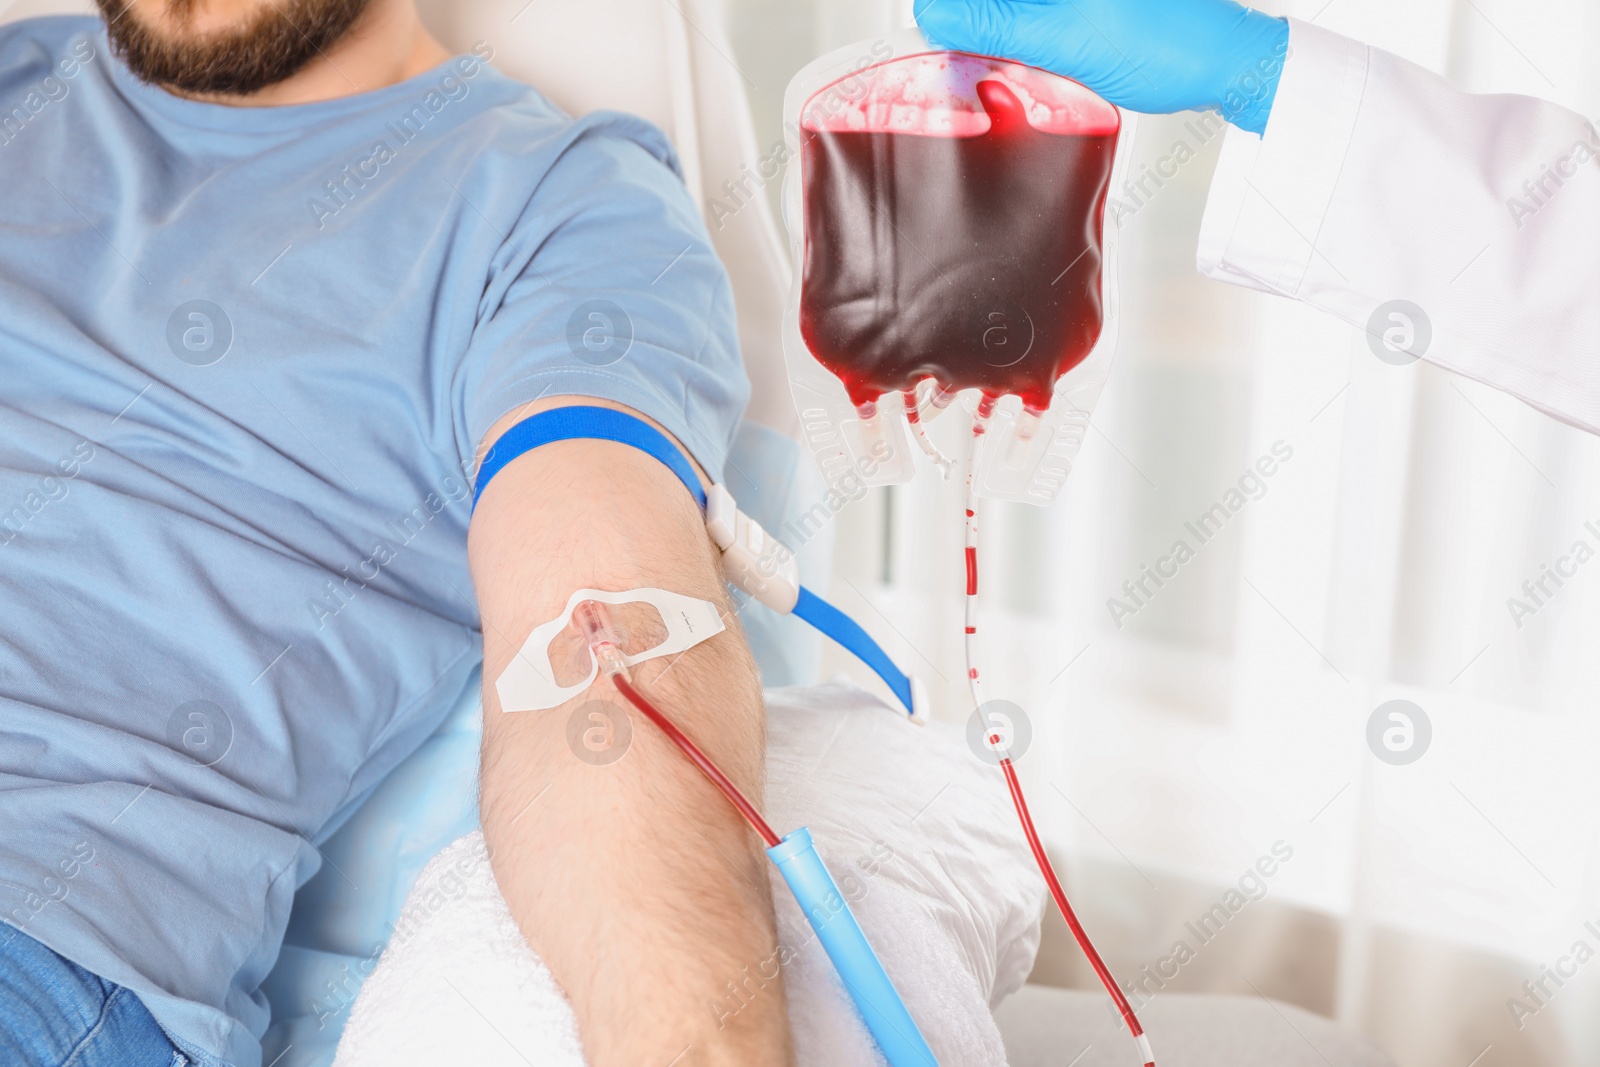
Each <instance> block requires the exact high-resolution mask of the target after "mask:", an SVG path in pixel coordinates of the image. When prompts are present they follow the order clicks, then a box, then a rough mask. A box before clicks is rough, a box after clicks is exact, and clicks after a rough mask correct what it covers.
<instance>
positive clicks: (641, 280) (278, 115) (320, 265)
mask: <svg viewBox="0 0 1600 1067" xmlns="http://www.w3.org/2000/svg"><path fill="white" fill-rule="evenodd" d="M485 58H486V57H484V56H480V55H466V56H461V57H458V58H457V59H455V60H452V61H450V62H449V63H447V64H444V65H442V66H440V67H437V68H435V69H433V70H432V71H429V72H428V73H426V74H421V75H418V76H417V77H415V78H412V79H410V80H408V81H406V82H404V83H402V84H399V85H394V86H391V87H388V88H384V89H380V90H377V91H375V92H369V93H362V94H359V95H355V96H349V97H345V98H342V99H337V100H330V101H325V102H321V103H313V104H305V105H299V106H292V107H263V108H244V107H226V106H220V105H214V104H206V103H199V102H196V101H192V100H186V99H182V98H179V97H176V96H173V95H171V94H169V93H166V92H164V91H162V90H160V89H157V88H153V87H151V86H148V85H145V84H142V83H140V82H139V81H138V80H137V79H135V78H134V77H133V76H132V75H131V74H130V73H129V71H128V70H127V68H126V67H124V66H122V65H121V64H120V63H119V62H118V61H117V60H116V59H115V58H114V56H113V55H112V53H111V51H110V49H109V47H108V44H107V41H106V38H105V35H104V33H103V31H102V29H101V26H100V24H99V22H98V20H93V19H83V18H53V19H39V20H33V21H27V22H22V23H17V24H13V25H9V26H6V27H4V28H0V584H3V588H4V597H3V608H0V919H3V920H4V921H6V922H9V923H11V924H13V925H15V926H18V927H20V928H21V929H23V930H24V931H26V932H27V933H28V934H30V935H32V936H34V937H36V938H38V939H39V940H40V941H43V942H44V943H46V944H48V945H50V946H51V947H52V948H54V949H56V950H57V951H59V952H61V953H62V954H63V955H65V956H67V957H68V958H70V959H72V960H74V961H76V962H78V963H79V964H81V965H83V966H85V967H87V968H88V969H90V970H92V971H94V972H95V973H97V974H99V975H101V976H102V977H104V978H106V979H108V980H110V981H113V982H118V983H120V984H122V985H125V986H128V987H130V988H132V989H133V990H134V991H135V992H137V993H138V994H139V995H140V996H141V998H143V999H144V1000H145V1002H146V1003H147V1004H148V1005H149V1007H150V1008H151V1010H152V1011H153V1012H154V1014H155V1015H156V1017H157V1019H158V1020H159V1021H160V1022H161V1023H162V1025H163V1026H164V1027H166V1028H167V1029H168V1031H169V1032H170V1033H172V1034H173V1035H174V1036H175V1037H176V1038H177V1039H178V1040H179V1041H180V1042H181V1043H185V1044H188V1045H190V1046H191V1047H193V1048H196V1049H198V1050H200V1051H203V1052H205V1053H207V1054H208V1055H212V1056H219V1057H222V1058H225V1059H227V1060H229V1061H231V1062H232V1063H234V1064H237V1065H238V1067H254V1065H255V1064H256V1063H257V1062H258V1060H259V1056H260V1053H259V1046H258V1043H257V1038H258V1036H259V1035H260V1033H261V1032H262V1031H263V1029H264V1028H265V1026H266V1022H267V1019H266V1005H265V1000H264V999H263V998H262V996H261V994H260V993H259V991H258V989H257V987H258V985H259V983H260V981H261V979H262V976H263V975H265V974H266V972H267V971H268V969H269V968H270V967H271V965H272V962H273V959H274V957H275V956H276V954H277V951H278V946H279V944H280V941H281V938H282V935H283V930H284V926H285V922H286V920H287V917H288V910H289V904H290V899H291V897H292V896H293V894H294V891H295V889H296V888H297V887H298V886H300V885H301V884H302V883H304V882H305V880H306V879H307V878H309V877H310V876H311V874H312V873H313V872H314V871H315V870H316V869H317V867H318V865H319V863H320V862H321V859H320V856H319V854H318V851H317V847H316V845H317V842H318V841H319V840H320V839H321V837H322V836H324V835H325V834H326V833H327V832H329V830H330V829H331V828H332V827H333V826H334V825H335V824H336V823H337V821H338V820H339V818H340V817H341V815H342V814H343V813H344V812H346V811H347V810H348V809H349V807H350V806H351V805H352V804H353V803H354V802H355V801H357V800H359V799H360V798H361V797H362V796H363V795H364V794H365V793H366V792H367V791H368V790H369V789H370V788H371V787H372V786H373V785H374V784H375V783H376V782H378V781H379V780H380V779H381V778H382V777H383V776H384V775H385V774H386V773H387V772H388V771H389V770H390V769H391V768H392V767H394V766H395V764H396V763H397V762H399V761H400V760H401V759H402V758H403V757H405V756H406V755H407V754H408V753H409V752H410V751H412V750H413V749H414V748H415V747H416V746H417V744H418V743H419V742H421V740H422V739H423V738H425V737H426V736H427V735H428V734H429V733H430V732H431V731H432V730H433V729H434V728H435V727H436V726H437V725H438V723H439V721H440V719H441V717H442V716H443V715H444V714H445V713H446V712H447V711H448V710H449V709H450V708H451V706H452V705H453V703H454V702H455V701H456V700H457V699H458V698H459V697H460V695H461V694H462V692H463V690H464V688H465V687H466V686H467V685H468V684H469V682H470V679H471V678H472V676H473V674H474V673H475V671H476V669H477V668H478V666H479V664H480V657H481V641H480V634H479V629H478V622H479V620H478V612H477V605H476V602H475V599H474V596H473V589H472V584H471V579H470V576H469V574H468V571H467V565H466V556H465V543H466V531H467V521H468V516H469V510H470V508H469V504H470V495H471V494H470V472H471V471H472V469H473V466H474V453H475V450H476V447H477V445H478V444H479V442H480V439H481V437H482V435H483V433H484V432H485V430H486V429H487V428H488V427H489V426H490V425H491V424H492V423H493V422H494V421H495V420H496V419H497V418H499V417H500V416H501V415H503V414H505V413H506V412H508V411H510V410H512V409H513V408H515V407H516V406H518V405H519V404H523V403H526V402H527V401H529V400H532V399H534V398H537V397H540V396H543V395H561V394H583V395H587V396H595V397H605V398H609V399H612V400H616V401H620V402H623V403H626V404H629V405H631V406H633V407H634V408H636V409H638V410H640V411H642V412H644V413H646V414H648V415H650V416H652V417H654V418H655V419H657V420H659V421H660V422H661V423H662V424H663V425H665V426H666V427H667V429H668V430H670V431H672V432H673V433H674V434H676V435H677V436H678V438H679V439H680V440H682V441H683V442H684V443H685V445H687V446H688V447H689V448H690V449H691V451H693V452H694V453H695V455H696V458H697V459H699V461H700V462H701V463H702V464H703V465H704V466H705V467H706V468H707V469H708V471H709V472H710V473H711V474H712V475H713V476H717V475H718V474H719V472H720V469H721V466H722V458H723V455H724V454H725V452H726V450H727V448H728V445H729V443H730V442H731V440H732V436H733V433H734V430H735V427H736V424H737V421H738V418H739V415H740V412H741V411H742V409H743V406H744V402H745V399H746V393H747V385H746V381H745V377H744V372H743V368H742V365H741V363H740V359H739V354H738V349H737V342H736V339H735V331H734V328H733V307H732V293H731V290H730V288H729V285H728V282H727V278H726V275H725V273H724V271H723V269H722V267H721V266H720V264H719V263H718V262H717V260H716V259H715V257H714V256H713V254H712V251H711V248H710V243H709V240H708V238H707V235H706V233H705V230H704V227H703V225H702V223H701V220H700V216H699V213H698V212H697V210H696V209H695V206H694V205H693V203H692V202H691V200H690V198H689V196H688V194H687V192H686V190H685V189H684V187H683V184H682V181H681V179H680V177H679V176H678V174H677V170H676V162H675V160H674V159H673V156H672V154H671V149H670V147H669V146H668V144H667V142H666V140H665V139H664V138H663V137H662V135H661V134H660V132H659V131H657V130H656V129H655V128H654V127H652V126H650V125H649V124H647V123H645V122H643V121H640V120H638V119H634V118H629V117H627V116H623V115H617V114H596V115H591V116H589V117H587V118H584V119H581V120H577V121H574V120H572V119H571V118H569V117H568V116H566V115H564V114H563V113H562V112H560V111H559V110H558V109H557V108H555V107H554V106H553V105H551V104H550V103H549V102H548V101H546V100H545V99H544V98H543V97H542V96H540V95H539V93H537V92H535V91H534V90H532V89H530V88H528V87H527V86H525V85H522V84H520V83H517V82H515V81H512V80H511V79H508V78H506V77H503V76H501V75H499V74H497V73H496V72H495V71H493V70H492V69H490V68H489V67H488V66H487V64H486V63H485V62H484V59H485ZM528 520H529V521H533V522H536V521H538V514H537V513H536V512H533V513H530V514H529V515H528Z"/></svg>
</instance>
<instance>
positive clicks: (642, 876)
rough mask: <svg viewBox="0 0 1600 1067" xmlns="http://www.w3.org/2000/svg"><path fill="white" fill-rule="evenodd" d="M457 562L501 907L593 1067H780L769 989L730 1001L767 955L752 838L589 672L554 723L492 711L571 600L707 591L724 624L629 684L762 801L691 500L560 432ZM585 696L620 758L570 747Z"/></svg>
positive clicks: (662, 472)
mask: <svg viewBox="0 0 1600 1067" xmlns="http://www.w3.org/2000/svg"><path fill="white" fill-rule="evenodd" d="M578 402H581V403H594V401H587V400H575V399H573V398H556V399H553V400H549V401H545V402H541V403H540V404H539V405H538V406H537V407H531V408H528V409H525V410H521V411H518V412H517V413H516V414H515V415H512V416H508V417H507V418H505V419H503V420H501V422H500V423H498V424H497V425H496V426H495V427H494V428H492V429H491V430H490V431H489V433H488V435H486V438H485V441H486V443H487V442H492V441H493V440H494V439H495V438H496V437H498V436H499V434H500V433H501V432H503V431H504V430H505V429H507V428H508V427H509V426H510V425H511V424H512V423H513V422H515V421H517V420H518V419H520V418H525V417H526V416H527V415H529V414H531V413H532V412H534V411H536V410H540V409H541V408H545V407H556V406H561V405H563V404H570V403H578ZM606 406H612V407H619V406H620V405H606ZM624 410H625V409H624ZM468 551H469V559H470V562H471V567H472V576H473V583H474V585H475V586H476V588H477V592H478V600H479V607H480V610H481V612H482V617H483V633H484V694H483V696H484V745H483V771H482V809H483V831H484V837H485V839H486V841H487V843H488V845H489V848H490V854H491V856H492V857H493V859H492V864H493V868H494V873H495V878H496V880H497V881H498V882H499V885H500V888H501V891H502V892H503V893H504V894H505V897H506V901H507V903H508V904H509V905H510V908H511V913H512V914H513V915H514V916H515V917H516V920H517V923H518V925H519V926H520V927H521V929H522V932H523V934H524V935H525V936H526V937H527V939H528V942H529V943H530V944H531V945H532V946H533V947H534V949H535V950H536V951H537V952H538V953H539V955H540V956H541V957H542V958H543V960H544V961H545V963H546V964H547V965H548V966H549V968H550V970H551V972H552V973H553V974H554V975H555V977H556V979H557V980H558V981H559V982H560V983H561V986H562V988H563V989H564V990H565V991H566V993H567V996H568V997H569V998H570V999H571V1001H572V1005H573V1008H574V1010H575V1012H576V1014H577V1018H578V1029H579V1033H580V1036H581V1037H582V1040H583V1044H584V1049H585V1052H586V1055H587V1057H588V1060H589V1063H590V1065H591V1067H623V1065H625V1067H653V1065H655V1067H667V1065H668V1064H671V1065H673V1067H691V1065H721V1064H741V1065H743V1064H761V1065H767V1064H771V1065H778V1067H782V1065H786V1064H789V1063H790V1062H792V1054H791V1052H790V1047H789V1031H788V1022H787V1015H786V1012H785V1010H784V1000H783V992H782V985H781V978H779V979H777V980H774V981H771V982H768V983H767V984H766V986H765V988H764V989H762V990H761V992H760V993H758V994H757V995H756V996H755V997H754V999H753V1000H752V1001H751V1002H750V1003H749V1004H748V1006H747V1007H744V1008H743V1009H742V1010H733V1009H735V1008H737V1005H738V1002H737V1001H733V1000H731V999H730V998H729V992H728V984H729V983H730V982H735V981H742V980H743V979H744V977H745V975H746V968H749V972H750V973H755V972H756V971H757V970H758V968H760V969H766V966H769V964H768V961H770V960H771V959H772V957H773V955H774V952H775V949H776V933H775V926H774V922H773V916H772V904H771V897H770V895H769V887H768V881H767V872H766V864H765V861H764V857H763V856H762V852H761V842H760V840H759V839H758V838H757V837H756V836H755V835H754V834H753V833H752V832H751V831H750V830H749V829H748V828H747V827H746V825H745V824H744V822H743V821H742V820H741V819H740V818H739V816H738V815H737V813H736V812H734V810H733V809H732V807H731V806H730V805H729V804H728V803H727V802H726V801H725V800H724V799H723V798H722V796H721V795H720V794H719V793H717V792H716V790H715V789H714V788H713V787H712V786H711V784H710V783H708V782H707V781H706V780H705V779H704V778H703V777H701V775H700V773H699V771H698V770H697V769H696V768H695V767H694V766H693V765H692V764H691V763H690V762H689V761H688V760H687V759H685V758H684V756H683V755H682V754H681V753H680V752H679V751H678V750H677V749H676V748H675V747H673V745H672V744H671V742H670V741H668V740H667V739H666V738H665V737H663V736H662V735H661V733H660V731H658V730H657V729H656V728H655V727H654V726H652V725H651V724H650V723H649V722H648V721H646V720H645V719H644V718H643V717H642V716H639V715H637V714H634V713H633V712H632V711H631V709H628V707H627V705H626V703H625V701H624V700H623V699H622V697H621V696H620V695H619V694H618V693H617V692H616V690H615V689H614V688H613V687H612V686H611V685H610V684H609V683H607V682H606V681H605V680H604V679H601V680H599V681H597V682H596V683H595V684H594V685H593V686H592V687H590V689H589V690H588V691H587V692H585V693H584V694H582V695H580V696H579V697H578V698H577V699H576V700H574V701H572V702H570V703H568V704H564V705H562V706H561V707H559V708H555V709H552V710H549V711H532V712H522V713H518V714H502V713H501V711H500V706H499V700H498V697H497V696H496V694H495V691H494V684H493V682H494V679H495V678H497V677H499V675H500V673H501V672H502V671H503V670H504V669H505V667H506V664H507V663H508V662H509V661H510V660H511V658H512V656H513V655H514V654H515V653H516V651H517V650H518V648H519V647H520V646H521V644H522V642H523V641H524V640H525V639H526V638H527V636H528V633H529V632H530V631H531V630H532V629H533V628H534V627H535V626H537V625H539V624H540V623H543V622H547V621H549V620H550V619H553V618H555V617H556V616H557V615H559V614H560V613H561V611H562V609H563V608H564V607H565V606H566V602H567V599H568V597H569V596H570V595H571V594H572V592H573V591H574V590H576V589H580V588H585V587H588V588H596V589H607V590H627V589H636V588H640V587H643V586H655V587H657V588H662V589H667V590H671V591H672V592H676V593H682V594H686V595H689V596H694V597H698V598H700V599H703V600H710V601H713V602H715V603H717V604H718V605H719V607H720V608H721V610H722V613H723V615H724V618H725V619H726V620H727V622H728V629H727V630H726V631H725V632H723V633H721V634H718V635H717V636H715V637H713V638H711V639H710V640H709V641H707V642H705V643H703V644H701V645H698V646H696V647H695V648H693V649H691V650H690V651H689V652H688V653H686V654H684V655H682V656H681V657H677V658H672V657H664V658H661V659H655V660H651V661H649V662H647V663H644V664H641V665H639V666H637V667H635V668H634V679H635V681H636V683H637V684H638V685H639V686H640V688H642V689H643V690H644V691H645V692H646V693H648V694H651V695H653V696H654V697H655V698H656V700H657V702H658V703H659V704H660V705H661V706H662V707H663V708H664V710H666V712H667V714H669V715H671V716H672V717H673V718H674V719H675V720H676V722H677V723H678V725H679V726H680V727H681V728H682V729H683V730H684V731H685V732H686V733H688V734H689V735H690V736H691V737H692V738H694V739H695V740H696V741H697V743H698V744H700V746H701V747H702V748H704V749H705V750H706V752H707V753H708V754H709V755H710V756H711V758H712V759H714V760H716V761H717V762H718V763H719V764H720V765H721V766H722V768H723V769H724V771H726V773H727V774H728V775H729V777H731V778H732V779H733V780H734V782H735V783H737V784H738V785H739V786H740V788H741V789H743V790H745V791H746V792H747V794H748V795H750V796H751V797H752V798H759V796H760V783H761V767H762V754H763V748H764V739H763V726H762V714H763V713H762V707H761V690H760V685H759V681H758V678H757V675H756V670H755V665H754V663H753V661H752V660H751V658H750V653H749V650H748V648H747V646H746V644H745V641H744V636H743V634H742V632H741V631H740V629H739V627H738V624H737V622H736V620H734V619H733V617H732V616H731V612H730V605H729V602H728V597H727V594H726V589H725V586H724V585H723V579H722V572H721V565H720V562H719V561H718V560H717V558H716V553H715V549H714V548H713V546H712V545H711V543H710V540H709V539H708V537H707V535H706V530H705V524H704V520H703V519H702V518H701V515H700V512H699V509H698V508H697V507H696V506H695V502H694V500H693V499H692V498H691V497H690V496H689V494H688V493H687V492H685V491H684V488H683V486H682V485H681V484H680V483H679V482H678V480H677V478H675V477H674V476H673V475H672V473H671V472H670V471H668V470H667V468H665V467H664V466H662V465H661V464H660V463H659V462H657V461H656V460H654V459H652V458H650V457H649V456H647V455H645V454H644V453H642V452H639V451H637V450H635V449H633V448H630V447H628V446H625V445H620V444H615V443H613V442H609V441H562V442H557V443H554V444H550V445H546V446H544V447H541V448H539V449H536V450H535V451H533V452H531V453H528V454H527V455H525V456H523V457H521V458H519V459H517V460H516V461H515V462H513V463H511V464H510V465H509V466H507V467H506V468H505V469H504V470H502V471H501V472H500V473H499V474H498V475H496V477H495V479H494V482H493V483H492V485H491V486H490V488H489V489H488V490H486V491H485V493H484V495H483V499H482V500H481V501H480V503H479V506H478V510H477V513H476V514H475V515H474V517H473V521H472V527H471V533H470V536H469V542H468ZM558 663H559V659H558ZM581 677H582V675H581V674H579V675H578V679H581ZM558 680H559V681H561V682H562V683H563V684H570V681H569V679H567V678H558ZM596 700H603V701H607V702H609V704H610V705H611V707H610V708H609V709H607V710H608V712H609V714H610V715H611V717H612V719H613V721H615V720H617V719H621V718H626V717H629V716H632V719H631V723H632V738H631V741H630V743H629V747H628V749H627V752H626V755H625V756H623V758H621V759H620V760H618V761H616V762H613V763H608V764H605V765H595V764H593V763H591V762H586V761H584V760H582V759H579V758H578V757H577V756H576V755H575V754H574V752H573V751H572V749H570V748H569V746H568V742H567V720H568V718H569V716H570V715H571V714H572V713H573V710H574V708H575V707H577V706H579V705H582V704H584V703H587V702H590V701H596ZM745 995H747V996H748V991H747V992H746V994H745Z"/></svg>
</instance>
